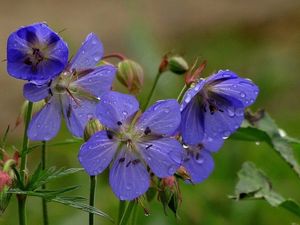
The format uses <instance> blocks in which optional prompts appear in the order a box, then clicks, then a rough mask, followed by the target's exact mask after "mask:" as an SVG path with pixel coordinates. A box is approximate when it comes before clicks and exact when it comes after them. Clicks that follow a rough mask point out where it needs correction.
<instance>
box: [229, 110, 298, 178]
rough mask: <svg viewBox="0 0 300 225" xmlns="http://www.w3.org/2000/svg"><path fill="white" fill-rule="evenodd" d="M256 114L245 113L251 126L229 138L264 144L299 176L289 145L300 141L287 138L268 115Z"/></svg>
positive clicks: (243, 128) (296, 163) (260, 112)
mask: <svg viewBox="0 0 300 225" xmlns="http://www.w3.org/2000/svg"><path fill="white" fill-rule="evenodd" d="M257 114H259V115H258V116H257V115H255V114H254V115H253V114H252V113H249V112H248V114H247V113H246V118H247V119H248V121H249V122H250V124H252V126H251V125H249V126H248V127H242V128H240V129H238V131H237V132H236V133H234V134H233V135H232V136H231V137H230V138H231V139H234V140H243V141H255V142H266V143H267V144H269V145H270V146H271V147H272V148H273V149H274V150H275V151H276V152H277V153H278V154H279V156H280V157H281V158H282V159H284V161H285V162H286V163H287V164H288V165H289V166H290V167H291V168H292V169H293V171H294V172H295V173H296V174H297V175H298V176H300V164H299V163H298V161H297V159H296V157H295V155H294V152H293V148H292V147H291V143H294V144H299V143H300V141H299V140H298V139H296V138H291V137H289V136H287V135H286V132H285V131H284V130H282V129H280V128H279V127H278V126H277V125H276V123H275V122H274V120H273V119H272V118H271V117H270V116H269V114H268V113H266V112H263V111H259V112H258V113H257ZM299 145H300V144H299ZM299 148H300V146H299Z"/></svg>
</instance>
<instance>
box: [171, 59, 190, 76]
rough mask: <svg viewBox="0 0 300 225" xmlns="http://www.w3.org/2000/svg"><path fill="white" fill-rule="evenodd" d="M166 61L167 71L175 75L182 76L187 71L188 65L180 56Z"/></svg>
mask: <svg viewBox="0 0 300 225" xmlns="http://www.w3.org/2000/svg"><path fill="white" fill-rule="evenodd" d="M168 61H169V64H168V65H169V70H170V71H171V72H173V73H175V74H178V75H181V74H184V73H185V72H186V71H188V69H189V65H188V63H187V62H186V61H185V59H184V58H182V57H181V56H172V57H170V58H169V59H168Z"/></svg>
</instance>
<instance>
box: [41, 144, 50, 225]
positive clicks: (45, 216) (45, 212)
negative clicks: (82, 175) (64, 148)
mask: <svg viewBox="0 0 300 225" xmlns="http://www.w3.org/2000/svg"><path fill="white" fill-rule="evenodd" d="M46 147H47V146H46V141H42V154H41V164H42V170H43V171H44V170H45V169H46V157H47V155H46ZM45 189H46V184H43V185H42V190H45ZM42 207H43V224H44V225H48V224H49V218H48V208H47V201H46V199H45V198H42Z"/></svg>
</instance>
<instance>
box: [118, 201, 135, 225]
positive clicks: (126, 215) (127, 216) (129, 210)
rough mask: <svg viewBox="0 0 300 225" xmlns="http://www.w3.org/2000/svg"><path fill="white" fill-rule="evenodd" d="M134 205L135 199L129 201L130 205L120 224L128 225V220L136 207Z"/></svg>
mask: <svg viewBox="0 0 300 225" xmlns="http://www.w3.org/2000/svg"><path fill="white" fill-rule="evenodd" d="M134 205H135V201H134V200H133V201H130V202H129V204H128V206H127V207H126V210H125V212H124V213H123V215H122V218H121V220H120V222H119V225H126V224H127V222H128V220H129V218H130V216H131V214H132V210H133V208H134Z"/></svg>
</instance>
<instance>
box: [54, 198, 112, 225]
mask: <svg viewBox="0 0 300 225" xmlns="http://www.w3.org/2000/svg"><path fill="white" fill-rule="evenodd" d="M50 201H52V202H57V203H60V204H63V205H67V206H70V207H72V208H75V209H80V210H82V211H85V212H88V213H93V214H95V215H98V216H101V217H103V218H105V219H108V220H110V221H111V222H114V221H113V219H112V218H111V217H110V216H109V215H107V214H106V213H104V212H103V211H101V210H99V209H97V208H95V207H92V206H90V205H88V204H85V203H83V202H82V201H81V199H78V197H75V198H72V197H55V198H53V199H51V200H50Z"/></svg>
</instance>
